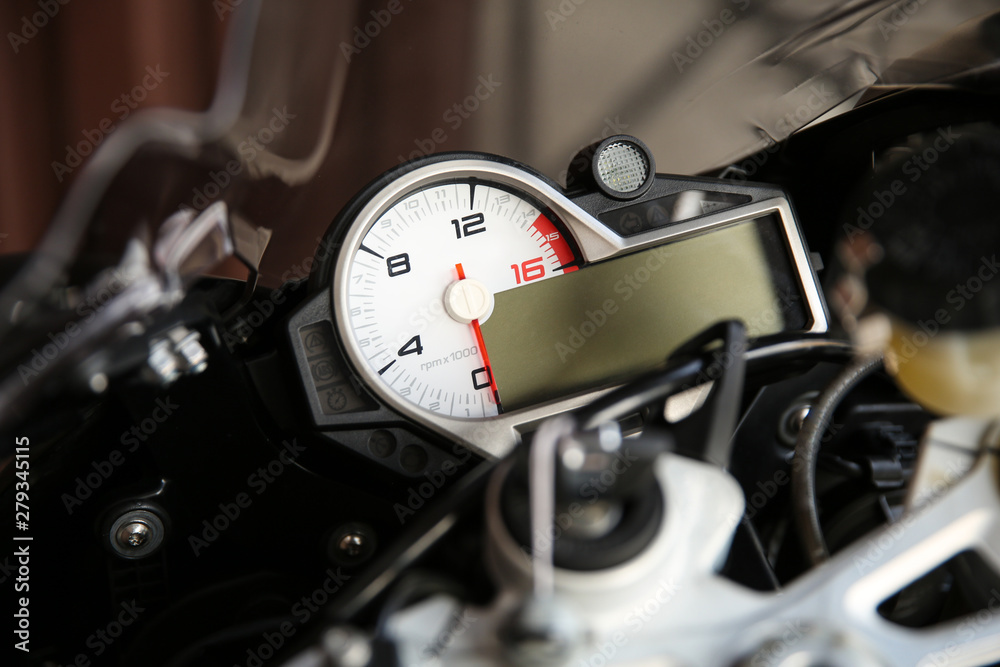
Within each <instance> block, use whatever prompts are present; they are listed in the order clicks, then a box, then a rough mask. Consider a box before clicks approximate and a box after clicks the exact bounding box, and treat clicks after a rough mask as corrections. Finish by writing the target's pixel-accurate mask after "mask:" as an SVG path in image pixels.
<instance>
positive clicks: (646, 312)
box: [482, 220, 801, 410]
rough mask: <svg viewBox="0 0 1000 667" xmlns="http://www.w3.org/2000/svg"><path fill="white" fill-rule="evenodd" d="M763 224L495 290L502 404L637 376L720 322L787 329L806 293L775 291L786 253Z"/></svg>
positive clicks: (752, 330)
mask: <svg viewBox="0 0 1000 667" xmlns="http://www.w3.org/2000/svg"><path fill="white" fill-rule="evenodd" d="M758 222H760V221H748V222H744V223H739V224H736V225H733V226H729V227H725V228H722V229H717V230H713V231H711V232H708V233H704V234H702V235H700V236H695V237H692V238H689V239H685V240H683V241H678V242H676V243H671V244H668V245H663V246H660V247H657V248H653V249H650V250H644V251H641V252H638V253H634V254H632V255H627V256H625V257H620V258H616V259H613V260H609V261H606V262H601V263H598V264H593V265H591V266H588V267H586V268H584V269H583V270H580V271H575V272H572V273H567V274H565V275H563V276H559V277H556V278H551V279H549V280H543V281H539V282H538V283H534V284H528V285H524V286H521V287H518V288H515V289H511V290H507V291H505V292H500V293H498V294H496V295H495V298H496V306H495V308H494V310H493V314H492V315H491V316H490V318H489V319H488V320H487V321H486V323H485V324H483V325H482V331H483V338H484V342H485V343H486V349H487V351H488V352H489V355H490V362H491V364H492V367H493V374H494V378H495V379H496V382H497V388H498V389H499V391H500V398H501V400H502V402H503V405H504V408H505V409H506V410H511V409H517V408H520V407H525V406H528V405H532V404H535V403H540V402H544V401H547V400H552V399H554V398H559V397H562V396H566V395H569V394H572V393H574V392H578V391H581V390H585V389H593V388H596V387H600V386H604V385H607V384H610V383H613V382H615V381H621V380H624V379H626V378H628V377H630V376H635V375H637V374H639V373H641V372H643V371H645V370H649V369H650V368H651V367H654V366H657V365H660V364H661V363H662V362H663V361H664V360H665V359H666V357H667V356H668V355H669V354H670V352H672V351H673V350H674V349H676V348H677V347H678V346H679V345H681V344H682V343H683V342H684V341H685V340H687V339H688V338H690V337H691V336H693V335H694V334H696V333H698V332H700V331H702V330H703V329H705V328H706V327H708V326H709V325H711V324H714V323H716V322H718V321H720V320H726V319H739V320H742V321H743V322H744V323H745V324H746V325H747V329H748V334H749V335H750V336H752V337H757V336H763V335H768V334H773V333H778V332H780V331H783V330H785V329H786V319H787V313H788V312H789V308H788V306H789V303H788V302H789V300H791V301H798V300H800V298H801V297H800V296H798V293H797V292H796V293H795V294H790V293H788V292H787V291H786V292H780V291H779V290H778V286H777V284H776V283H777V282H783V283H789V280H788V274H789V273H790V266H789V264H788V260H787V252H786V251H785V250H784V246H783V243H781V241H780V239H779V240H778V245H781V248H779V249H778V250H777V252H778V253H779V254H781V255H785V257H784V258H783V259H782V258H780V257H778V258H776V257H775V252H776V251H775V248H774V246H775V242H774V239H773V238H771V239H770V240H769V238H768V234H767V233H766V232H765V231H764V226H762V225H758ZM768 222H769V224H770V225H771V232H770V235H771V237H775V236H777V234H776V233H775V228H776V225H775V221H773V220H769V221H768ZM782 263H783V264H784V265H785V268H786V269H787V271H784V272H783V273H782V275H781V276H779V277H776V275H775V266H774V265H775V264H782ZM796 285H797V283H796Z"/></svg>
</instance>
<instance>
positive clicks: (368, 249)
mask: <svg viewBox="0 0 1000 667" xmlns="http://www.w3.org/2000/svg"><path fill="white" fill-rule="evenodd" d="M361 249H362V250H364V251H365V252H367V253H368V254H370V255H375V256H376V257H378V258H379V259H385V257H383V256H382V255H380V254H378V253H377V252H375V251H374V250H372V249H371V248H369V247H368V246H366V245H365V244H364V243H362V244H361Z"/></svg>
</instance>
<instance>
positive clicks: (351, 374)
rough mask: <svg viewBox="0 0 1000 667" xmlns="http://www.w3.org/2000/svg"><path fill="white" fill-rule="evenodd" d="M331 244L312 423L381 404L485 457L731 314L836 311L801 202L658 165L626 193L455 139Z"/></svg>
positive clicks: (298, 329)
mask: <svg viewBox="0 0 1000 667" xmlns="http://www.w3.org/2000/svg"><path fill="white" fill-rule="evenodd" d="M324 248H326V249H327V252H326V253H325V254H326V257H325V258H322V259H323V261H322V262H321V268H319V269H318V270H316V271H315V272H314V273H315V275H316V276H318V280H317V281H316V282H318V283H319V292H318V293H317V294H316V295H315V296H314V297H313V298H312V299H311V300H310V301H309V302H308V303H307V304H305V306H303V307H302V308H301V309H300V310H299V311H298V312H297V313H296V314H294V315H293V317H292V318H291V319H290V321H289V337H290V340H291V342H292V347H293V349H294V350H295V355H296V361H297V364H298V367H299V371H300V373H301V375H302V380H303V383H304V385H305V387H306V394H307V396H308V399H309V401H310V408H311V411H312V415H313V418H314V420H315V422H316V424H317V426H318V427H320V428H324V427H330V428H335V427H337V426H338V425H341V424H344V423H358V420H360V419H362V418H363V416H364V415H365V414H366V413H370V412H371V410H372V406H373V402H374V404H380V405H381V406H382V407H384V408H387V409H388V410H390V411H392V412H393V413H397V414H401V415H403V416H404V417H406V418H407V419H409V420H412V421H413V422H416V423H418V424H421V425H423V426H425V427H428V428H430V429H431V430H433V431H435V432H437V433H439V434H441V435H444V436H446V437H447V438H449V439H450V440H452V441H457V442H460V443H462V444H463V445H465V446H468V447H470V448H471V449H473V450H474V451H476V452H477V453H479V454H481V455H483V456H485V457H487V458H495V457H496V458H499V457H502V456H504V455H505V454H506V453H508V452H509V451H510V450H511V449H512V448H513V447H514V446H515V445H516V444H517V442H519V440H520V438H521V435H522V434H523V433H525V432H527V431H529V430H531V429H532V428H533V427H534V425H536V424H538V423H539V422H540V421H541V420H543V419H546V418H548V417H550V416H552V415H555V414H559V413H562V412H565V411H568V410H572V409H574V408H577V407H579V406H581V405H584V404H586V403H588V402H590V401H592V400H593V399H594V398H596V397H597V396H599V395H600V394H602V393H603V392H606V391H609V390H610V389H613V388H614V387H616V386H619V385H621V384H622V383H624V382H626V381H628V380H629V379H630V378H633V377H635V376H637V375H638V374H640V373H641V372H643V371H644V370H648V369H649V368H652V367H656V366H658V365H660V364H662V363H663V362H664V361H665V360H666V358H667V357H668V356H669V354H670V353H671V352H672V351H673V350H675V349H676V348H677V347H678V346H679V345H680V344H681V343H683V342H684V341H685V340H687V339H688V338H690V337H691V336H692V335H694V334H695V333H697V332H699V331H701V330H702V329H704V328H706V327H707V326H709V325H711V324H713V323H715V322H717V321H719V320H723V319H739V320H742V321H743V322H744V324H745V325H746V327H747V330H748V334H749V336H750V337H753V338H757V337H762V336H769V335H774V334H789V333H822V332H825V331H826V330H827V327H828V316H827V311H826V307H825V304H824V303H823V299H822V296H821V291H820V289H819V287H818V282H817V278H816V274H815V271H814V268H813V266H812V265H811V263H810V257H809V254H808V251H807V249H806V246H805V242H804V240H803V237H802V234H801V232H800V230H799V226H798V224H797V222H796V220H795V217H794V213H793V210H792V207H791V205H790V203H789V201H788V198H787V197H786V196H785V194H784V193H783V192H782V191H781V190H780V189H777V188H774V187H771V186H765V185H756V184H748V183H741V182H733V181H725V180H719V179H704V178H689V177H677V176H667V175H659V174H656V175H653V174H650V177H649V178H648V179H647V181H646V183H645V184H644V185H643V186H642V187H641V188H637V189H636V191H635V192H633V193H628V194H626V195H623V194H622V193H618V192H616V191H614V190H608V189H607V188H604V189H602V188H600V187H582V188H581V187H577V188H575V189H574V190H572V191H567V190H566V189H564V188H562V187H560V186H559V185H558V184H556V183H554V182H552V181H550V180H548V179H546V178H545V177H544V176H542V175H540V174H537V173H535V172H534V171H532V170H531V169H530V168H528V167H526V166H524V165H521V164H518V163H516V162H513V161H510V160H506V159H503V158H499V157H497V156H493V155H488V154H478V153H461V154H442V155H437V156H431V157H428V158H424V159H420V160H417V161H414V162H411V163H407V164H405V165H402V166H400V167H398V168H396V169H394V170H391V171H390V172H387V173H386V174H384V175H383V176H382V177H380V178H378V179H377V180H376V181H374V182H373V183H371V184H370V185H369V186H367V187H366V188H365V189H364V190H363V191H362V192H361V193H359V194H358V195H357V196H356V197H355V198H354V200H352V202H351V203H350V204H348V206H347V207H346V208H345V209H344V211H343V212H342V213H341V214H340V215H339V216H338V218H337V220H335V221H334V224H333V225H332V226H331V228H330V231H329V232H328V235H327V238H326V239H325V240H324V244H323V248H321V251H322V250H323V249H324ZM319 254H322V252H321V253H318V255H319Z"/></svg>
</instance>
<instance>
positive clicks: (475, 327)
mask: <svg viewBox="0 0 1000 667" xmlns="http://www.w3.org/2000/svg"><path fill="white" fill-rule="evenodd" d="M455 270H456V271H458V279H459V280H465V269H463V268H462V264H461V263H459V264H456V265H455ZM472 331H473V332H474V333H475V334H476V343H477V344H478V345H479V351H480V352H482V353H483V363H485V364H486V375H487V376H488V377H489V379H490V389H492V390H493V400H494V401H496V404H497V410H499V411H500V412H503V409H502V408H501V406H500V390H499V389H497V383H496V380H494V379H493V366H491V365H490V356H489V355H488V354H486V343H484V342H483V330H482V329H480V328H479V320H478V319H475V320H472Z"/></svg>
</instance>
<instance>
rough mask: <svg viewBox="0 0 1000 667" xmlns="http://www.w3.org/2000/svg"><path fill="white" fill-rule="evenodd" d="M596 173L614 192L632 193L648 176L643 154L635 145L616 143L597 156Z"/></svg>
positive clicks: (623, 142)
mask: <svg viewBox="0 0 1000 667" xmlns="http://www.w3.org/2000/svg"><path fill="white" fill-rule="evenodd" d="M597 173H598V175H599V176H600V177H601V180H602V181H603V182H604V184H605V185H607V186H608V187H609V188H611V189H612V190H614V191H615V192H634V191H635V190H637V189H639V187H640V186H642V184H643V183H645V182H646V178H647V177H648V176H649V162H648V161H647V160H646V154H645V152H644V151H643V150H642V149H641V148H639V147H638V146H636V145H635V144H632V143H629V142H626V141H616V142H614V143H611V144H608V145H607V147H605V148H604V150H602V151H601V153H600V155H598V156H597Z"/></svg>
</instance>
